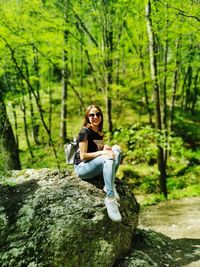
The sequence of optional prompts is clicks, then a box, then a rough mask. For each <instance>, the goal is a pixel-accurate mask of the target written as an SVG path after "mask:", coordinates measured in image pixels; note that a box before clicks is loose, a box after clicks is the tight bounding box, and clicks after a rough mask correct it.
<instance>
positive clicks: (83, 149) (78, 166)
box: [74, 105, 122, 222]
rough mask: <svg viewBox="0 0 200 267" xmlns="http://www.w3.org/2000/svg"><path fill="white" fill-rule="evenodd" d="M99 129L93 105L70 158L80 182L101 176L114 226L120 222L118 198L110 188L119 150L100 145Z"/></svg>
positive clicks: (100, 121) (100, 123)
mask: <svg viewBox="0 0 200 267" xmlns="http://www.w3.org/2000/svg"><path fill="white" fill-rule="evenodd" d="M102 129H103V114H102V111H101V109H100V108H99V107H98V106H95V105H92V106H89V107H88V108H87V110H86V113H85V118H84V122H83V128H82V129H81V131H80V132H79V135H78V138H77V142H78V146H79V149H78V152H77V153H76V155H75V158H74V169H75V172H76V174H77V175H78V176H79V177H80V178H81V179H83V180H87V179H91V178H93V177H95V176H97V175H99V174H102V175H103V178H104V183H105V186H104V191H105V192H106V198H105V206H106V208H107V212H108V216H109V217H110V219H111V220H112V221H114V222H121V220H122V217H121V214H120V212H119V209H118V206H119V204H118V202H117V200H118V199H119V195H118V193H117V191H116V188H115V185H114V180H115V173H116V171H117V168H118V167H119V164H120V161H121V150H120V147H119V146H117V145H115V146H113V147H109V146H108V145H104V144H103V132H102Z"/></svg>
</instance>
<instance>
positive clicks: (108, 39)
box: [103, 2, 113, 136]
mask: <svg viewBox="0 0 200 267" xmlns="http://www.w3.org/2000/svg"><path fill="white" fill-rule="evenodd" d="M104 5H105V6H104V12H105V13H104V16H105V17H104V27H103V28H104V31H103V42H104V49H105V61H104V62H105V68H106V109H107V121H108V131H109V133H110V134H111V136H112V132H113V124H112V98H111V85H112V83H113V77H112V76H113V58H112V57H113V29H112V22H111V21H110V19H111V18H110V17H112V14H111V13H112V12H111V11H109V9H108V5H109V3H106V2H105V3H104ZM109 12H110V13H109ZM108 14H109V15H110V16H108Z"/></svg>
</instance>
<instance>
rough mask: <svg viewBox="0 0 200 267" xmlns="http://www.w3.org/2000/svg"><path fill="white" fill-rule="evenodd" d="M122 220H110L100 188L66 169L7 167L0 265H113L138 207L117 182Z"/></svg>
mask: <svg viewBox="0 0 200 267" xmlns="http://www.w3.org/2000/svg"><path fill="white" fill-rule="evenodd" d="M117 189H118V192H119V195H120V197H121V200H120V211H121V213H122V216H123V221H122V223H114V222H112V221H111V220H110V219H109V218H108V216H107V212H106V209H105V206H104V197H105V194H104V193H103V191H102V189H99V188H98V187H97V186H94V185H92V184H91V183H88V182H84V181H81V180H80V179H78V178H77V177H75V176H74V175H72V173H70V172H69V171H66V172H58V171H57V170H49V169H41V170H32V169H31V170H30V169H29V170H23V171H13V172H12V173H11V174H10V176H9V177H7V178H5V177H2V178H1V185H0V266H2V267H9V266H10V267H19V266H20V267H22V266H23V267H25V266H26V267H35V266H37V267H42V266H48V267H57V266H59V267H81V266H83V267H87V266H88V267H89V266H91V267H95V266H98V267H100V266H102V267H107V266H113V265H114V264H115V262H116V261H117V260H118V259H119V258H122V257H123V256H125V255H126V254H127V253H128V252H129V250H130V248H131V241H132V237H133V235H134V232H135V230H136V227H137V224H138V211H139V206H138V203H137V202H136V200H135V198H134V196H133V194H132V193H131V191H130V189H129V188H128V187H127V185H125V184H123V183H121V182H120V181H118V183H117Z"/></svg>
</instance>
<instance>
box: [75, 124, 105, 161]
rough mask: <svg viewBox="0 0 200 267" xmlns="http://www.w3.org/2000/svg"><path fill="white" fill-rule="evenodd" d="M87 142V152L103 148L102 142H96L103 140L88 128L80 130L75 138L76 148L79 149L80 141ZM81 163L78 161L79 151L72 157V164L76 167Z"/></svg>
mask: <svg viewBox="0 0 200 267" xmlns="http://www.w3.org/2000/svg"><path fill="white" fill-rule="evenodd" d="M85 140H88V149H87V152H88V153H89V152H96V151H98V150H101V149H102V148H103V146H102V142H100V143H101V144H100V145H99V144H98V140H103V136H101V135H99V134H98V133H96V132H94V131H93V130H92V129H90V128H86V127H84V128H82V129H81V131H80V132H79V134H78V137H77V146H78V147H79V143H80V142H82V141H85ZM80 162H81V159H80V152H79V150H78V151H77V152H76V154H75V157H74V164H75V165H78V164H79V163H80Z"/></svg>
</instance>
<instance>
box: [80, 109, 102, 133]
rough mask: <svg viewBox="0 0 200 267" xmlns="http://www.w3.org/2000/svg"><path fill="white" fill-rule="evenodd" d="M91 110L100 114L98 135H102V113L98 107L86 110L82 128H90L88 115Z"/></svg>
mask: <svg viewBox="0 0 200 267" xmlns="http://www.w3.org/2000/svg"><path fill="white" fill-rule="evenodd" d="M92 108H96V109H98V111H99V112H100V113H101V122H100V124H99V129H98V133H99V134H101V135H102V134H103V132H102V131H103V113H102V110H101V109H100V107H98V106H96V105H91V106H89V107H88V108H87V109H86V112H85V116H84V119H83V127H88V128H90V121H89V113H90V110H91V109H92Z"/></svg>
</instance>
